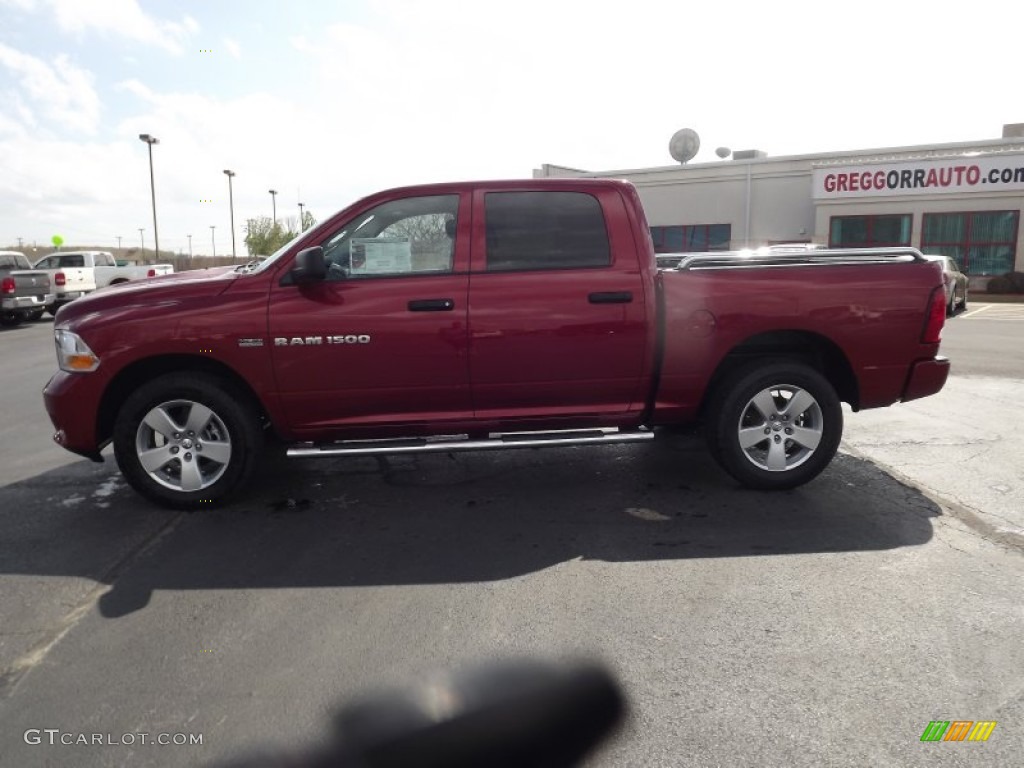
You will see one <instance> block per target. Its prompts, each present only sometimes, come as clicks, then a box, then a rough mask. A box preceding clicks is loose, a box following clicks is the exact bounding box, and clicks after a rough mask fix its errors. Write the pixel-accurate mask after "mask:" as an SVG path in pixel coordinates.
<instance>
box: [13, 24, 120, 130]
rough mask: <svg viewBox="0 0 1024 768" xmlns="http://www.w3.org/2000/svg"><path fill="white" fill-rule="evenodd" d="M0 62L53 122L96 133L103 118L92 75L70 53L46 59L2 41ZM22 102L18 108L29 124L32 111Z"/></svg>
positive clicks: (60, 127)
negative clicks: (70, 58)
mask: <svg viewBox="0 0 1024 768" xmlns="http://www.w3.org/2000/svg"><path fill="white" fill-rule="evenodd" d="M0 66H2V67H5V68H6V69H7V70H9V71H10V72H11V74H12V75H13V76H14V78H15V80H16V81H17V84H18V88H19V90H20V92H21V93H22V94H24V96H25V97H27V98H28V100H29V101H31V102H32V104H33V105H34V106H35V109H36V110H37V111H38V112H41V113H42V114H43V115H45V116H46V117H47V118H48V119H49V120H50V121H52V124H51V125H50V126H48V127H49V128H53V129H59V130H61V131H81V132H84V133H87V134H95V133H96V128H97V125H98V124H99V119H100V99H99V96H98V95H97V93H96V90H95V89H94V88H93V76H92V74H91V73H90V72H88V71H86V70H84V69H79V68H78V67H76V66H75V65H74V64H72V63H71V62H70V60H69V59H68V57H67V56H64V55H60V56H58V57H57V58H55V59H54V60H53V63H52V64H50V63H47V62H45V61H43V60H42V59H39V58H36V57H35V56H31V55H29V54H27V53H22V52H21V51H18V50H16V49H14V48H11V47H10V46H7V45H4V44H3V43H0ZM19 102H20V104H21V108H20V109H19V110H18V111H19V112H20V114H21V115H22V119H23V120H25V122H26V123H27V124H29V125H34V124H35V122H36V121H35V119H34V118H33V117H32V113H31V111H29V112H26V110H27V106H25V104H24V102H23V101H20V99H19Z"/></svg>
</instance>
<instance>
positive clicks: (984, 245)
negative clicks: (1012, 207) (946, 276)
mask: <svg viewBox="0 0 1024 768" xmlns="http://www.w3.org/2000/svg"><path fill="white" fill-rule="evenodd" d="M1019 220H1020V211H978V212H976V213H926V214H925V215H924V222H923V227H922V231H921V250H922V251H925V252H927V253H934V254H939V255H942V256H949V257H951V258H952V259H954V260H956V262H957V263H958V264H960V266H961V267H963V270H964V272H965V273H966V274H968V275H1002V274H1005V273H1006V272H1011V271H1013V259H1014V254H1016V252H1017V227H1018V223H1019Z"/></svg>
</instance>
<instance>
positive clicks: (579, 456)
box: [0, 436, 942, 618]
mask: <svg viewBox="0 0 1024 768" xmlns="http://www.w3.org/2000/svg"><path fill="white" fill-rule="evenodd" d="M115 473H116V468H115V467H114V465H113V463H112V461H110V460H108V462H107V463H106V464H104V465H94V464H90V463H88V462H80V463H78V464H75V465H72V466H70V467H66V468H63V469H61V470H55V471H53V472H50V473H46V474H44V475H41V476H38V477H36V478H32V479H31V480H28V481H25V482H22V483H16V484H14V485H10V486H7V487H6V488H4V489H0V492H2V494H3V495H4V497H5V498H7V499H10V500H11V501H12V502H13V503H10V504H8V503H5V504H4V505H3V507H4V511H3V512H2V513H0V574H20V575H30V576H78V577H84V578H88V579H93V580H95V581H96V582H97V583H98V584H110V585H112V586H111V589H110V590H109V591H107V592H106V593H105V594H103V595H102V596H101V597H100V599H99V610H100V612H101V614H102V615H103V616H105V617H108V618H114V617H118V616H124V615H126V614H128V613H131V612H133V611H136V610H139V609H141V608H143V607H145V606H146V605H147V604H148V603H149V600H150V597H151V595H152V593H153V592H154V591H155V590H209V589H260V588H295V587H300V588H302V587H335V588H337V587H353V586H368V585H399V584H436V583H460V582H481V581H492V580H498V579H507V578H512V577H516V576H523V575H526V574H530V573H533V572H536V571H539V570H541V569H544V568H548V567H551V566H554V565H557V564H559V563H562V562H566V561H569V560H573V559H577V558H583V559H586V560H601V561H607V562H638V561H647V560H669V559H684V558H705V557H714V558H722V557H744V556H750V555H756V556H766V555H785V554H799V553H824V552H850V551H858V550H886V549H893V548H897V547H906V546H915V545H920V544H924V543H925V542H927V541H929V540H930V539H931V537H932V535H933V528H932V518H935V517H938V516H940V515H941V514H942V513H941V510H940V509H939V507H938V506H937V505H936V504H935V503H934V502H932V501H931V500H929V499H927V498H926V497H924V496H923V495H921V494H920V493H919V492H918V491H917V490H915V489H913V488H910V487H908V486H905V485H903V484H901V483H900V482H898V481H896V480H895V479H893V478H892V477H891V476H890V475H888V474H886V473H885V472H884V471H882V470H881V469H879V468H878V467H876V466H875V465H873V464H872V463H870V462H866V461H863V460H860V459H857V458H854V457H851V456H847V455H843V454H840V455H839V456H837V458H836V460H835V462H833V464H832V466H831V467H830V468H829V469H828V470H826V472H825V473H824V474H823V475H822V476H821V477H819V478H818V479H817V480H815V481H814V482H812V483H810V484H808V485H807V486H804V487H803V488H800V489H796V490H793V491H786V492H781V493H762V492H753V491H746V490H743V489H740V488H738V487H737V486H736V484H735V483H734V482H733V481H732V480H731V479H730V478H729V477H727V476H726V475H725V474H723V473H722V472H721V471H720V470H719V469H718V468H717V467H716V466H715V465H714V463H713V462H712V461H711V459H710V458H709V457H708V456H707V455H706V454H705V453H704V450H703V446H702V445H701V444H700V443H698V442H697V441H696V440H695V439H694V438H692V437H690V436H671V437H669V438H664V439H661V440H658V441H655V442H653V443H651V444H644V445H630V446H616V447H601V448H564V449H547V450H544V451H537V450H519V451H507V452H500V453H494V454H492V453H479V454H458V455H453V456H449V455H427V456H419V457H413V456H407V457H398V458H387V459H384V458H381V459H372V458H358V459H327V460H319V461H312V460H303V461H290V462H288V461H286V460H284V459H280V458H268V459H267V461H266V462H265V466H264V467H263V468H262V471H261V473H260V477H259V479H258V480H257V481H256V483H254V485H253V486H252V487H251V488H250V489H249V491H248V492H247V493H246V494H245V495H244V497H243V498H241V499H240V500H239V501H237V502H235V503H233V504H231V505H229V506H226V507H224V508H221V509H212V510H204V511H200V512H195V513H176V512H168V511H166V510H160V509H157V508H155V507H153V506H151V505H149V504H148V503H147V502H145V501H144V500H142V499H141V498H140V497H138V496H136V495H135V493H134V492H133V491H132V490H131V489H130V488H128V487H127V486H126V485H125V484H124V481H123V480H122V479H121V478H120V475H117V474H115Z"/></svg>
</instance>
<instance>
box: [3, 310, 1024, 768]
mask: <svg viewBox="0 0 1024 768" xmlns="http://www.w3.org/2000/svg"><path fill="white" fill-rule="evenodd" d="M985 306H988V305H984V304H980V303H977V302H972V306H971V307H970V309H969V310H968V312H966V313H964V314H963V315H961V316H960V317H957V318H955V319H953V320H951V321H950V322H949V324H948V326H947V329H946V332H945V342H944V347H943V351H944V353H945V354H948V355H949V356H950V357H951V358H952V359H953V361H954V375H953V377H952V378H951V380H950V383H949V385H948V386H947V388H946V390H944V391H943V392H942V393H940V394H939V395H937V396H936V397H934V398H929V399H926V400H922V401H919V402H917V403H909V404H905V405H900V406H897V407H895V408H891V409H884V410H881V411H875V412H866V413H862V414H849V415H848V419H847V434H846V440H845V441H844V447H843V451H842V452H841V454H840V456H839V457H838V458H837V460H836V462H835V463H834V465H833V466H832V467H831V468H830V469H829V470H828V471H827V472H826V473H825V474H824V475H822V476H821V477H820V478H819V479H818V480H816V481H814V482H813V483H811V484H809V485H807V486H805V487H804V488H801V489H798V490H795V491H790V492H785V493H779V494H765V493H756V492H750V491H744V490H741V489H739V488H737V487H736V486H735V484H734V483H732V482H731V481H730V480H729V478H728V477H727V476H725V475H724V474H723V473H722V472H721V471H719V470H718V469H717V467H716V466H715V465H714V464H713V462H712V461H711V460H710V459H709V458H708V457H707V456H706V455H705V453H704V451H703V448H702V444H701V443H700V442H699V441H698V440H696V439H695V438H694V437H693V436H689V435H666V436H665V437H664V438H663V439H661V440H659V441H655V442H654V443H652V444H644V445H635V446H619V447H602V448H571V449H550V450H546V451H533V450H529V451H511V452H507V453H501V454H491V453H487V454H457V455H454V456H453V457H449V456H443V455H430V456H423V457H418V458H413V457H405V458H394V459H387V460H385V459H380V460H373V459H349V460H321V461H318V462H314V461H297V462H287V463H286V462H284V461H282V460H279V459H273V458H270V459H268V460H267V462H266V464H265V467H264V471H263V472H262V473H261V475H260V480H259V481H258V483H257V484H256V486H255V488H254V489H253V492H252V493H250V494H248V495H247V496H246V497H245V498H243V499H242V500H241V501H240V502H239V503H237V504H234V505H232V506H230V507H227V508H225V509H221V510H217V511H212V512H208V513H201V514H181V513H170V512H166V511H163V510H158V509H155V508H153V507H151V506H149V505H148V504H147V503H145V502H143V501H142V500H141V499H139V498H138V497H136V496H135V495H134V494H133V493H132V492H131V491H130V490H129V489H128V488H127V487H126V486H125V484H124V482H123V481H122V480H121V479H120V477H119V475H118V474H117V472H116V467H114V466H113V464H112V460H110V459H108V461H107V463H105V464H102V465H97V464H92V463H90V462H88V461H85V460H81V459H78V458H76V457H74V456H72V455H70V454H67V453H65V452H63V451H61V450H60V449H58V448H56V447H55V446H53V445H52V444H51V443H50V440H49V435H50V426H49V422H48V420H47V419H46V416H45V413H44V412H43V410H42V404H41V398H40V396H39V390H40V388H41V387H42V385H43V384H44V383H45V381H46V379H47V377H48V376H49V374H50V372H51V371H52V369H53V367H54V359H53V350H52V342H51V340H50V323H47V322H41V323H38V324H34V325H30V326H23V327H19V328H15V329H10V330H6V331H3V332H0V349H2V350H3V355H4V360H5V361H6V363H7V364H5V365H4V366H3V368H2V370H0V386H2V389H0V391H2V392H3V393H4V396H3V398H2V402H3V406H4V409H5V414H6V415H5V418H4V419H3V421H2V423H0V619H2V620H0V763H2V764H3V765H17V766H43V765H75V766H107V765H131V766H138V765H153V766H177V765H209V764H217V763H218V762H219V761H223V760H225V759H227V758H233V757H237V756H238V755H239V754H240V753H241V752H243V751H245V750H250V749H255V748H270V747H274V748H278V747H280V748H284V749H298V748H301V747H302V746H303V745H309V744H313V743H315V742H316V741H317V740H322V739H323V738H324V737H325V734H326V733H327V732H328V730H329V726H330V718H331V714H332V713H333V712H334V711H335V710H336V708H337V706H338V705H339V704H341V703H343V702H345V701H350V700H351V699H352V698H353V697H355V696H357V695H358V694H359V693H360V692H365V691H368V690H375V689H379V688H380V687H387V686H395V685H407V684H408V683H409V681H410V680H415V679H417V678H418V677H419V676H421V675H422V674H423V673H425V672H430V671H434V670H439V669H449V668H453V667H460V666H465V665H467V664H472V663H478V662H482V661H487V660H491V659H497V658H509V657H518V656H523V655H527V656H534V657H543V658H554V659H561V658H569V657H579V656H585V657H592V658H598V659H600V660H602V661H603V662H604V663H605V664H606V665H607V666H608V667H609V668H610V669H611V670H612V671H613V672H614V673H615V674H616V676H617V677H618V678H619V679H620V681H621V682H622V685H623V686H624V688H625V690H626V693H627V696H628V699H629V706H630V713H629V717H628V720H627V722H626V724H625V725H624V727H623V728H622V729H621V731H620V732H619V733H618V734H617V736H616V737H615V738H614V739H612V740H611V741H610V742H608V743H607V744H606V745H605V747H604V748H603V749H602V750H601V751H600V752H599V753H597V754H596V755H595V756H594V758H593V759H592V760H591V762H590V764H592V765H595V766H598V765H599V766H620V765H637V766H655V765H664V766H680V765H694V766H705V765H707V766H748V765H749V766H765V765H793V766H803V765H807V766H811V765H814V766H817V765H829V766H863V765H872V766H933V765H949V766H968V765H993V766H1001V765H1005V766H1011V765H1018V764H1019V762H1020V755H1021V754H1024V671H1022V670H1024V601H1022V599H1021V594H1022V593H1021V585H1022V584H1024V557H1022V554H1024V468H1022V466H1024V465H1022V463H1021V462H1020V460H1019V440H1017V439H1016V438H1017V436H1018V435H1019V434H1020V430H1021V429H1024V417H1021V416H1019V415H1018V414H1017V413H1016V411H1017V410H1019V409H1016V408H1013V407H1010V408H1007V407H1006V406H1007V405H1011V406H1012V404H1013V403H1014V402H1018V401H1019V400H1020V399H1021V397H1022V396H1024V345H1022V344H1020V339H1021V338H1024V307H1022V306H1020V305H991V306H990V307H989V308H988V309H985V308H984V307H985ZM108 453H109V451H108ZM935 720H941V721H946V720H949V721H955V720H961V721H967V720H970V721H995V722H996V723H997V725H996V727H995V729H994V730H993V732H992V734H991V736H990V738H989V739H988V741H985V742H977V743H971V742H963V743H956V742H944V743H943V742H939V743H930V742H922V741H921V735H922V733H923V731H924V730H925V728H926V726H928V724H929V722H931V721H935ZM33 729H36V730H44V729H51V730H54V729H55V730H58V731H59V732H60V733H62V734H72V735H78V734H94V733H101V734H105V735H111V734H113V735H115V736H117V737H120V736H121V735H123V734H138V733H146V734H160V733H173V734H179V733H181V734H187V735H189V736H194V735H197V734H198V735H201V737H202V744H201V745H186V746H174V745H170V746H156V745H151V744H140V743H138V741H137V740H136V743H134V744H131V745H127V744H124V743H120V744H113V745H111V744H105V745H89V746H81V745H62V744H60V743H58V744H55V745H49V744H47V743H42V744H33V743H29V742H30V741H31V739H26V737H25V734H26V732H28V731H31V730H33ZM122 741H123V739H122Z"/></svg>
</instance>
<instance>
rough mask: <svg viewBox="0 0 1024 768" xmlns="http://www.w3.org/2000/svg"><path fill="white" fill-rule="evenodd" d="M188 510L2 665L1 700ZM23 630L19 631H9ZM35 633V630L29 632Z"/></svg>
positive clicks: (109, 571) (134, 550)
mask: <svg viewBox="0 0 1024 768" xmlns="http://www.w3.org/2000/svg"><path fill="white" fill-rule="evenodd" d="M185 517H186V514H185V513H184V512H180V513H178V514H177V515H175V516H174V517H172V518H170V519H169V520H168V521H167V522H166V523H164V524H163V525H162V526H161V527H160V528H159V529H158V530H157V531H155V532H154V533H153V534H152V535H151V536H149V537H147V538H146V539H144V540H143V541H142V542H140V543H139V544H138V545H137V546H135V547H133V548H132V549H131V550H129V551H128V552H127V553H125V555H124V556H123V557H121V558H120V559H119V560H117V561H116V562H115V563H114V564H113V565H112V566H111V567H110V568H108V569H107V570H106V572H105V573H103V575H102V576H100V577H99V579H98V580H97V583H96V586H95V587H93V588H92V589H90V590H89V591H88V592H87V593H86V594H85V595H84V596H83V597H82V599H81V600H80V601H79V603H78V605H76V606H75V607H74V608H72V609H71V610H70V611H69V612H68V613H67V614H66V615H65V616H64V618H63V619H61V620H60V622H59V623H58V624H57V625H56V626H54V627H51V628H50V629H48V630H41V631H45V632H47V633H48V634H47V636H46V637H44V638H42V639H41V640H40V641H39V642H38V643H36V644H35V645H34V646H32V647H31V648H30V649H29V650H28V651H26V652H25V653H23V654H22V655H21V656H19V657H18V658H17V659H15V660H14V662H13V663H11V664H10V665H9V666H8V667H5V668H3V669H0V701H2V700H4V699H9V698H10V697H11V696H13V695H14V692H15V690H16V689H17V687H18V684H19V683H20V682H21V680H23V679H24V677H25V675H26V674H28V673H29V672H30V671H32V669H33V668H34V667H36V666H37V665H38V664H39V663H40V662H42V661H43V660H44V659H45V658H46V656H47V654H48V653H49V652H50V651H51V650H52V649H53V648H54V647H56V645H57V644H58V643H59V642H60V641H61V640H62V639H63V638H64V636H65V635H67V633H68V632H70V631H71V630H72V629H74V627H75V626H76V625H77V624H78V622H79V621H81V620H82V618H83V617H84V616H85V615H86V614H87V613H88V612H89V611H90V610H91V609H92V608H93V606H94V605H95V604H96V602H97V601H98V600H99V598H100V596H101V595H103V594H104V593H105V592H106V591H107V590H109V589H110V587H111V585H112V584H113V583H114V582H115V581H116V580H117V579H118V578H119V577H120V576H121V574H122V573H124V572H125V571H126V570H128V568H130V567H131V566H132V564H134V563H135V562H136V561H137V560H138V559H139V558H140V557H142V556H143V555H145V554H146V553H147V552H149V551H150V550H151V549H153V548H154V547H155V546H157V545H158V544H159V543H160V542H161V541H162V540H163V539H165V538H166V537H167V536H169V535H170V534H171V533H173V532H174V530H175V529H176V528H177V527H178V526H179V525H180V524H181V522H182V520H184V519H185ZM9 634H20V633H9ZM26 634H35V633H26Z"/></svg>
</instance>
